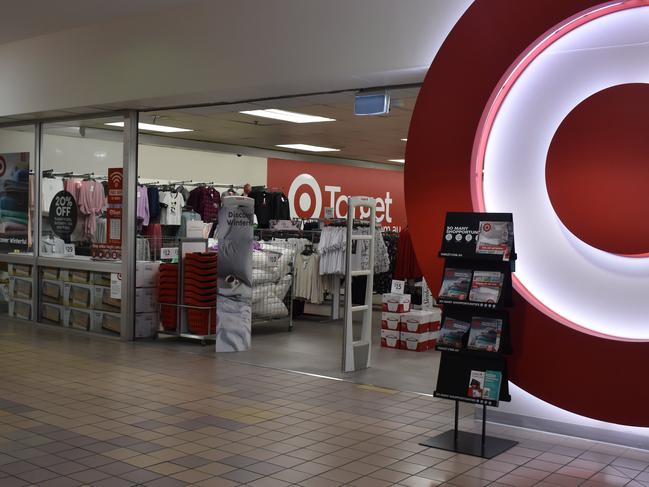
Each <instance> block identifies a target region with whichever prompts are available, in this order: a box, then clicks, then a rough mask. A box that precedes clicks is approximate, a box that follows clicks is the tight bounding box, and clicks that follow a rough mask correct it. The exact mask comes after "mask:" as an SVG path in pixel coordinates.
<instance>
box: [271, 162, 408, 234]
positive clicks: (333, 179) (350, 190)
mask: <svg viewBox="0 0 649 487" xmlns="http://www.w3.org/2000/svg"><path fill="white" fill-rule="evenodd" d="M267 186H268V187H269V188H279V189H281V190H282V191H283V192H284V193H286V195H287V196H288V199H289V205H290V207H291V217H293V218H306V219H308V218H324V217H325V212H326V213H328V214H329V215H333V218H346V217H347V198H348V197H349V196H371V197H373V198H376V220H377V223H379V224H380V225H382V226H383V227H386V229H389V230H395V231H399V230H400V229H401V227H404V226H405V225H406V209H405V202H404V197H403V172H401V171H391V170H384V169H370V168H364V167H356V166H343V165H339V164H326V163H315V162H303V161H289V160H285V159H268V176H267ZM356 211H357V213H356V214H355V215H354V217H355V218H365V217H367V216H369V210H368V209H365V208H357V209H356ZM327 216H328V215H327Z"/></svg>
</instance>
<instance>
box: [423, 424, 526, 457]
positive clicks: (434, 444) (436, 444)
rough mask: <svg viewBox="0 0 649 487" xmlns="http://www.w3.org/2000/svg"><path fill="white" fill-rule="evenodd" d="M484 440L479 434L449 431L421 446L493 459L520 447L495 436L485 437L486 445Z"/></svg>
mask: <svg viewBox="0 0 649 487" xmlns="http://www.w3.org/2000/svg"><path fill="white" fill-rule="evenodd" d="M456 435H457V436H456ZM482 439H483V437H482V435H480V434H478V433H469V432H467V431H456V430H449V431H447V432H446V433H442V434H441V435H439V436H434V437H432V438H429V439H427V440H426V441H424V442H422V443H419V444H420V445H421V446H427V447H430V448H437V449H439V450H446V451H452V452H456V453H464V454H465V455H472V456H474V457H481V458H493V457H495V456H498V455H500V454H501V453H504V452H506V451H507V450H509V449H510V448H512V447H513V446H516V445H518V442H517V441H512V440H504V439H502V438H494V437H493V436H485V437H484V444H483V443H482Z"/></svg>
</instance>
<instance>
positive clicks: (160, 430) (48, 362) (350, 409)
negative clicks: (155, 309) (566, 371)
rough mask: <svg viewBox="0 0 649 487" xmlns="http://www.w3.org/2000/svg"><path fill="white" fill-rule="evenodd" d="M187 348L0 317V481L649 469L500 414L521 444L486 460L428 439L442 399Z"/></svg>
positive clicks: (344, 478) (613, 451) (556, 475)
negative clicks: (513, 423)
mask: <svg viewBox="0 0 649 487" xmlns="http://www.w3.org/2000/svg"><path fill="white" fill-rule="evenodd" d="M187 350H190V348H186V347H171V346H168V345H166V344H165V343H126V342H120V341H117V340H112V339H107V338H100V337H93V336H89V335H87V334H81V333H79V334H75V333H71V332H66V331H65V330H61V329H56V328H49V327H46V326H38V327H33V326H31V325H29V324H12V323H11V322H7V321H3V323H2V324H0V398H1V399H0V423H1V424H0V485H2V486H3V487H12V486H25V485H38V486H41V487H55V486H64V487H74V486H78V485H93V486H107V487H121V486H135V485H145V486H150V487H154V486H159V487H162V486H167V487H170V486H184V485H195V486H202V487H208V486H234V485H251V486H288V485H302V486H304V487H319V486H323V487H327V486H337V485H353V486H359V487H360V486H373V487H381V486H388V485H400V486H407V487H417V486H436V485H446V486H474V485H475V486H485V485H492V486H494V487H497V486H500V487H502V486H506V485H507V486H532V485H538V486H552V485H555V486H556V485H561V486H572V485H575V486H576V485H583V486H592V487H595V486H606V485H610V486H622V485H627V486H630V487H641V486H647V485H649V470H648V468H649V452H644V451H637V450H631V449H626V448H619V447H614V446H610V445H604V444H599V443H596V442H592V441H585V440H578V439H573V438H567V437H561V436H556V435H547V434H541V433H535V432H530V431H525V430H518V429H514V428H505V427H496V426H491V427H490V430H491V432H492V433H494V434H498V435H501V436H507V437H511V438H515V439H518V440H519V441H521V444H520V446H518V447H516V448H515V449H513V450H511V451H510V452H508V453H506V454H503V455H501V456H500V457H497V458H495V459H493V460H489V461H483V460H481V459H476V458H473V457H468V456H463V455H454V454H451V453H446V452H442V451H437V450H432V449H426V448H424V447H420V446H419V445H418V442H419V441H420V439H422V438H425V437H427V436H429V435H433V434H435V433H437V432H438V431H442V430H445V429H447V428H448V427H449V425H450V423H451V407H452V406H451V403H449V402H447V401H442V400H437V399H434V398H431V397H427V396H422V395H418V394H414V393H403V392H398V391H395V390H385V389H378V388H375V387H368V386H362V385H358V384H353V383H349V382H344V381H336V380H328V379H322V378H317V377H313V376H308V375H304V374H297V373H291V372H285V371H280V370H274V369H269V368H261V367H254V366H250V365H241V364H236V363H233V362H231V361H229V360H224V359H223V358H221V357H215V356H214V354H213V353H210V352H209V351H208V350H207V349H206V348H202V349H199V347H193V348H192V349H191V350H199V351H198V353H194V352H191V351H189V352H188V351H187ZM462 410H463V417H464V419H463V421H462V423H463V424H462V427H463V428H464V429H467V430H468V429H471V428H473V427H474V426H475V425H474V421H473V420H472V417H471V408H462ZM633 479H635V480H633Z"/></svg>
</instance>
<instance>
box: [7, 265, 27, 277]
mask: <svg viewBox="0 0 649 487" xmlns="http://www.w3.org/2000/svg"><path fill="white" fill-rule="evenodd" d="M7 272H8V273H9V275H10V276H14V277H32V266H31V265H29V264H8V265H7Z"/></svg>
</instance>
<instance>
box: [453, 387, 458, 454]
mask: <svg viewBox="0 0 649 487" xmlns="http://www.w3.org/2000/svg"><path fill="white" fill-rule="evenodd" d="M459 416H460V401H458V400H457V399H456V400H455V428H454V429H455V434H454V436H453V440H454V441H453V442H454V447H455V449H456V450H457V436H458V417H459Z"/></svg>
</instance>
